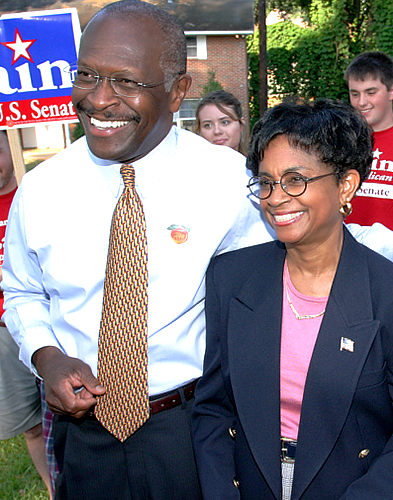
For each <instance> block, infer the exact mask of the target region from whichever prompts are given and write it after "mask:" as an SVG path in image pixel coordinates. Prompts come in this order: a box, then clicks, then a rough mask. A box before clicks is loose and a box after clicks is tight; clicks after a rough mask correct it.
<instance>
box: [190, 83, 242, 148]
mask: <svg viewBox="0 0 393 500" xmlns="http://www.w3.org/2000/svg"><path fill="white" fill-rule="evenodd" d="M208 104H214V105H215V106H217V108H218V109H219V110H220V111H221V112H222V113H225V114H226V115H228V116H229V117H230V118H232V120H234V121H238V122H240V123H241V124H243V121H242V120H243V111H242V105H241V104H240V101H239V99H237V98H236V97H235V96H234V95H233V94H231V93H230V92H227V91H226V90H214V91H213V92H210V93H209V94H206V95H205V96H204V97H203V98H202V99H201V100H200V101H199V103H198V107H197V109H196V111H195V116H196V126H195V132H196V133H197V134H200V133H201V122H200V119H199V113H200V111H201V109H202V108H204V107H205V106H206V105H208ZM243 141H244V139H243V134H242V137H241V140H240V146H239V151H240V152H242V153H246V151H247V148H246V147H245V145H244V144H243Z"/></svg>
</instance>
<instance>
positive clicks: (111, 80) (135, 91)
mask: <svg viewBox="0 0 393 500" xmlns="http://www.w3.org/2000/svg"><path fill="white" fill-rule="evenodd" d="M80 69H82V70H83V69H85V70H87V71H89V72H90V73H91V76H92V77H93V78H94V80H95V83H94V85H93V86H82V85H81V84H79V83H78V84H76V83H75V80H74V78H72V86H73V87H76V88H78V89H81V90H94V89H96V88H97V86H98V84H99V82H100V81H103V80H107V81H108V82H109V84H110V86H111V89H112V90H113V92H114V93H115V94H116V95H120V96H122V97H135V96H137V95H138V93H139V91H140V89H142V88H144V89H152V88H155V87H159V86H160V85H163V84H164V83H166V82H168V81H169V80H170V79H171V78H173V77H175V76H176V77H177V76H179V75H180V74H182V73H176V74H174V75H171V76H170V77H169V78H166V79H165V80H162V81H161V82H154V83H144V82H136V81H135V80H132V79H131V78H126V77H125V76H122V77H121V78H120V77H113V76H106V75H101V74H100V73H99V72H98V71H97V70H95V69H93V68H90V67H89V66H83V65H78V64H70V65H69V66H67V67H66V68H64V71H65V72H67V73H69V74H71V75H73V74H74V73H76V72H77V71H78V70H80ZM120 80H128V81H130V82H131V83H132V84H134V85H136V88H134V89H130V92H131V93H130V94H128V93H127V94H123V93H120V92H119V91H118V90H116V88H115V87H114V86H113V84H116V83H119V81H120ZM91 83H93V82H91ZM86 85H88V84H86Z"/></svg>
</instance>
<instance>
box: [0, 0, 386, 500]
mask: <svg viewBox="0 0 393 500" xmlns="http://www.w3.org/2000/svg"><path fill="white" fill-rule="evenodd" d="M75 74H76V75H77V76H76V80H75V82H74V90H73V103H74V106H75V109H76V110H77V113H78V116H79V118H80V121H81V123H82V125H83V128H84V130H85V133H86V138H82V139H80V140H79V141H77V142H76V143H74V144H72V145H71V146H70V147H69V148H67V149H66V150H64V151H63V152H61V153H60V154H58V155H57V156H55V157H53V158H52V159H50V160H48V161H47V162H45V163H43V164H41V165H40V166H38V167H36V168H35V169H34V170H33V171H32V172H31V173H29V174H27V175H26V176H25V177H24V179H23V181H22V184H21V186H20V189H19V190H18V192H17V194H16V196H15V201H14V203H13V207H12V209H11V213H10V217H9V226H8V230H7V243H6V249H5V255H6V257H5V265H4V268H3V270H4V281H3V285H4V290H5V297H6V313H5V316H4V317H5V321H6V323H7V326H8V328H9V329H10V331H11V332H12V334H13V336H14V338H15V340H16V341H17V343H18V344H19V346H20V356H21V359H22V360H23V361H24V363H25V364H26V365H27V366H29V367H31V369H32V370H36V371H37V372H38V374H39V375H40V376H41V377H42V378H43V380H44V383H45V389H46V395H47V401H48V404H49V406H50V408H51V410H52V411H53V412H54V413H56V414H57V415H56V417H55V422H54V439H55V451H56V458H57V461H58V464H59V468H60V475H59V480H58V482H57V490H56V498H58V499H66V498H67V499H79V498H83V499H87V500H89V499H92V500H93V499H94V500H101V499H102V500H104V499H105V500H107V499H108V498H111V499H119V500H124V499H128V498H133V499H148V498H149V499H154V500H161V499H162V500H168V499H171V500H176V499H179V500H184V499H185V498H187V500H193V499H199V498H200V489H199V485H198V480H197V475H196V470H195V464H194V458H193V453H192V445H191V439H190V430H189V415H190V410H191V406H192V397H193V390H194V386H195V381H196V380H197V379H198V377H200V375H201V373H202V362H203V354H204V349H205V338H204V326H205V323H204V307H203V306H204V279H205V272H206V269H207V266H208V263H209V260H210V258H211V257H212V256H213V255H216V254H218V253H221V252H224V251H228V250H232V249H235V248H239V247H241V246H245V245H249V244H252V243H256V242H261V241H267V240H269V239H272V237H273V235H272V233H270V232H269V230H268V229H267V227H266V226H265V224H264V223H263V222H261V219H260V217H261V216H260V212H259V209H258V207H255V206H253V205H252V204H251V202H250V201H249V200H248V198H247V189H246V185H247V179H248V177H247V174H246V171H245V165H244V157H242V156H241V155H240V154H239V153H237V152H235V151H233V150H231V149H229V148H224V147H222V146H214V145H211V144H210V143H208V142H207V141H205V140H204V139H202V138H200V137H198V136H196V135H194V134H191V133H189V132H187V131H183V130H178V129H177V128H176V127H172V119H173V113H174V112H176V111H177V110H178V109H179V106H180V104H181V102H182V100H183V98H184V96H185V94H186V92H187V90H188V88H189V86H190V77H189V76H188V75H187V74H186V46H185V38H184V34H183V32H182V30H181V28H180V27H179V25H178V24H177V23H176V22H175V21H174V20H173V18H172V17H171V16H169V15H168V14H166V13H164V12H163V11H161V10H160V9H158V8H157V7H154V6H153V5H151V4H145V3H144V2H134V1H125V2H116V3H114V4H110V5H108V6H106V7H105V8H104V9H102V10H101V11H100V12H99V13H98V14H97V15H96V16H95V17H94V18H93V19H92V20H91V21H90V23H89V24H88V26H87V27H86V29H85V31H84V34H83V36H82V40H81V47H80V52H79V60H78V69H77V72H76V73H75ZM124 162H128V163H131V162H132V165H133V167H134V169H135V179H136V180H135V186H136V191H137V193H138V195H139V198H140V200H141V202H142V205H143V210H144V216H145V220H146V227H147V245H148V276H149V284H148V382H149V396H150V407H151V415H150V418H149V419H148V420H147V422H146V423H145V424H144V425H143V426H142V427H140V428H139V429H138V430H137V431H136V432H134V434H132V435H131V436H130V437H129V438H128V439H126V440H125V441H124V442H122V441H119V440H118V439H116V438H115V437H114V436H113V435H112V434H111V433H110V432H108V431H107V430H106V429H105V428H104V427H103V426H102V425H101V424H100V423H99V422H98V420H97V419H96V418H95V416H94V412H93V411H92V409H94V405H95V404H96V403H97V399H99V398H101V397H104V394H105V391H106V388H105V387H103V386H101V385H100V383H99V380H98V379H97V378H96V374H97V357H98V338H99V330H100V318H101V310H102V300H103V285H104V278H105V268H106V261H107V251H108V241H109V234H110V226H111V218H112V214H113V211H114V209H115V206H116V204H117V201H118V199H119V197H120V195H121V192H122V190H123V181H122V178H121V175H120V166H121V164H122V163H124ZM382 229H383V228H382ZM374 234H375V235H376V237H374V236H371V239H372V241H373V242H374V243H375V244H377V246H378V243H377V237H378V234H379V232H378V230H376V231H375V232H374ZM383 234H384V236H383V238H384V241H383V245H386V246H387V247H388V248H389V247H393V245H392V236H391V233H390V232H387V233H383ZM389 238H390V240H389ZM261 265H269V264H268V263H263V262H261ZM161 410H162V411H161ZM129 414H130V415H132V408H130V413H129Z"/></svg>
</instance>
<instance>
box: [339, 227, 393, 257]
mask: <svg viewBox="0 0 393 500" xmlns="http://www.w3.org/2000/svg"><path fill="white" fill-rule="evenodd" d="M347 228H348V229H349V231H350V232H351V234H352V236H354V237H355V238H356V239H357V241H358V242H359V243H363V245H365V246H367V247H369V248H371V249H372V250H374V251H375V252H378V253H380V254H381V255H383V256H384V257H386V258H387V259H389V260H391V261H393V231H391V230H390V229H388V228H387V227H386V226H384V225H383V224H380V223H379V222H376V223H374V224H373V225H372V226H360V225H359V224H347Z"/></svg>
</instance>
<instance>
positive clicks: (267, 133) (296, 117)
mask: <svg viewBox="0 0 393 500" xmlns="http://www.w3.org/2000/svg"><path fill="white" fill-rule="evenodd" d="M280 135H284V136H285V137H286V138H287V139H288V142H289V144H290V145H291V146H292V147H294V148H297V149H299V150H302V151H305V152H306V153H309V154H313V155H315V156H316V157H317V158H318V159H319V161H321V162H322V163H325V164H326V166H328V167H330V168H331V169H333V172H334V173H335V174H336V178H337V180H341V179H342V178H343V177H344V175H345V173H346V172H347V171H348V170H349V169H355V170H357V171H358V172H359V174H360V179H361V182H363V181H364V180H365V179H366V177H367V175H368V174H369V172H370V168H371V162H372V158H373V154H372V153H373V139H372V131H371V129H370V127H369V126H368V124H367V122H366V120H364V118H363V117H362V116H361V115H360V114H359V113H358V112H357V111H356V110H354V109H353V108H352V107H351V106H350V105H349V104H347V103H345V102H343V101H336V100H333V99H317V100H316V101H315V102H304V101H302V102H300V101H299V100H295V99H291V100H288V101H285V102H283V103H281V104H278V105H277V106H275V107H274V108H271V109H269V110H268V111H266V113H265V114H264V115H263V116H262V118H261V119H260V120H259V121H258V122H257V123H256V124H255V126H254V128H253V131H252V136H251V143H250V150H249V154H248V158H247V167H248V168H249V169H250V170H252V172H253V173H254V175H257V174H258V168H259V163H260V161H261V160H262V159H263V154H264V151H265V149H266V148H267V146H268V145H269V143H270V141H272V140H273V139H274V138H275V137H277V136H280Z"/></svg>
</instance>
